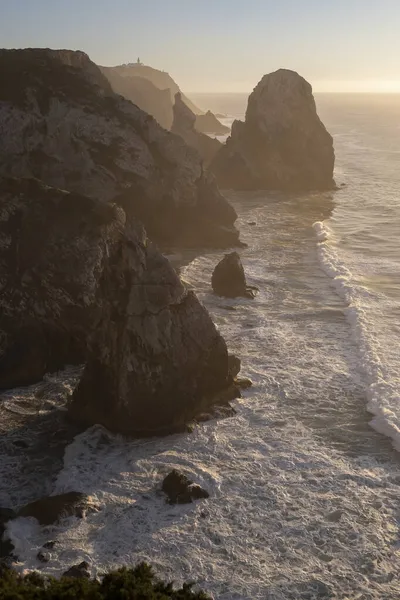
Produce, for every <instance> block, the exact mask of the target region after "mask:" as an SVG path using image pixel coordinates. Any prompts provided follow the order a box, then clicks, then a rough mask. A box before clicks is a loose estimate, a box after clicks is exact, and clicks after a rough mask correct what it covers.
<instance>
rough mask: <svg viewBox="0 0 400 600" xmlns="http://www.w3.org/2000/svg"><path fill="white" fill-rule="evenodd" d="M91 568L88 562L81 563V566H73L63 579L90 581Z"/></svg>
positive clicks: (64, 574)
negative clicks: (72, 578)
mask: <svg viewBox="0 0 400 600" xmlns="http://www.w3.org/2000/svg"><path fill="white" fill-rule="evenodd" d="M89 569H90V567H89V564H88V563H87V562H86V561H83V562H81V563H79V565H73V566H72V567H70V568H69V569H68V570H67V571H65V573H63V574H62V576H63V577H74V578H75V579H90V570H89Z"/></svg>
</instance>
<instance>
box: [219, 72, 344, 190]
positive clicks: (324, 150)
mask: <svg viewBox="0 0 400 600" xmlns="http://www.w3.org/2000/svg"><path fill="white" fill-rule="evenodd" d="M334 162H335V154H334V150H333V140H332V136H331V135H330V134H329V133H328V131H327V130H326V129H325V126H324V125H323V123H322V122H321V120H320V118H319V117H318V114H317V110H316V105H315V100H314V97H313V94H312V88H311V85H310V84H309V83H308V82H307V81H306V80H305V79H303V77H301V76H300V75H299V74H298V73H295V72H294V71H289V70H286V69H279V71H276V72H274V73H270V74H269V75H265V76H264V77H263V78H262V79H261V81H260V82H259V84H258V85H257V86H256V87H255V89H254V91H253V92H252V93H251V94H250V97H249V101H248V105H247V111H246V118H245V121H244V122H243V121H234V123H233V125H232V132H231V136H230V137H229V138H228V140H227V142H226V144H225V146H223V147H222V148H221V150H220V151H219V152H218V154H217V155H216V157H215V158H214V160H213V162H212V165H211V169H212V171H213V172H214V173H215V175H216V177H217V181H218V183H219V185H220V187H222V188H231V189H236V190H255V189H267V190H290V191H306V190H327V189H332V188H333V187H334V185H335V183H334V180H333V168H334Z"/></svg>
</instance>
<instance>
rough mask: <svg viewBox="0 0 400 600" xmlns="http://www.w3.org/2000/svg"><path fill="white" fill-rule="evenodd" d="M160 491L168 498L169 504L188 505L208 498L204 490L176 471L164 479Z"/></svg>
mask: <svg viewBox="0 0 400 600" xmlns="http://www.w3.org/2000/svg"><path fill="white" fill-rule="evenodd" d="M162 490H163V492H164V493H165V494H166V495H167V496H168V501H169V503H170V504H188V503H190V502H193V500H198V499H200V498H208V497H209V493H208V492H207V491H206V490H204V489H203V488H202V487H201V486H200V485H198V484H196V483H193V481H191V480H190V479H189V478H188V477H186V475H185V474H184V473H181V472H180V471H177V470H176V469H173V471H171V473H169V474H168V475H167V476H166V477H165V479H164V481H163V483H162Z"/></svg>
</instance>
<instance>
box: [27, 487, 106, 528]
mask: <svg viewBox="0 0 400 600" xmlns="http://www.w3.org/2000/svg"><path fill="white" fill-rule="evenodd" d="M97 510H98V507H97V506H96V504H95V503H94V502H93V500H92V499H91V498H90V496H86V495H85V494H81V493H79V492H67V493H65V494H59V495H58V496H47V497H46V498H41V499H40V500H35V501H34V502H31V503H30V504H27V505H26V506H24V507H23V508H21V510H20V511H19V512H18V515H17V516H18V517H33V518H35V519H37V521H39V523H40V525H53V524H54V523H57V522H58V521H59V520H60V519H64V518H66V517H78V518H83V517H84V516H85V514H87V513H89V512H97Z"/></svg>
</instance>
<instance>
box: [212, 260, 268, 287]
mask: <svg viewBox="0 0 400 600" xmlns="http://www.w3.org/2000/svg"><path fill="white" fill-rule="evenodd" d="M211 285H212V288H213V290H214V293H215V294H217V295H218V296H225V297H226V298H237V297H239V296H242V297H244V298H254V297H255V292H256V290H257V288H255V287H251V286H248V285H247V283H246V277H245V274H244V269H243V265H242V261H241V260H240V256H239V254H238V253H237V252H231V253H229V254H225V256H224V258H223V259H222V260H221V261H220V262H219V263H218V264H217V266H216V267H215V269H214V272H213V274H212V277H211Z"/></svg>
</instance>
